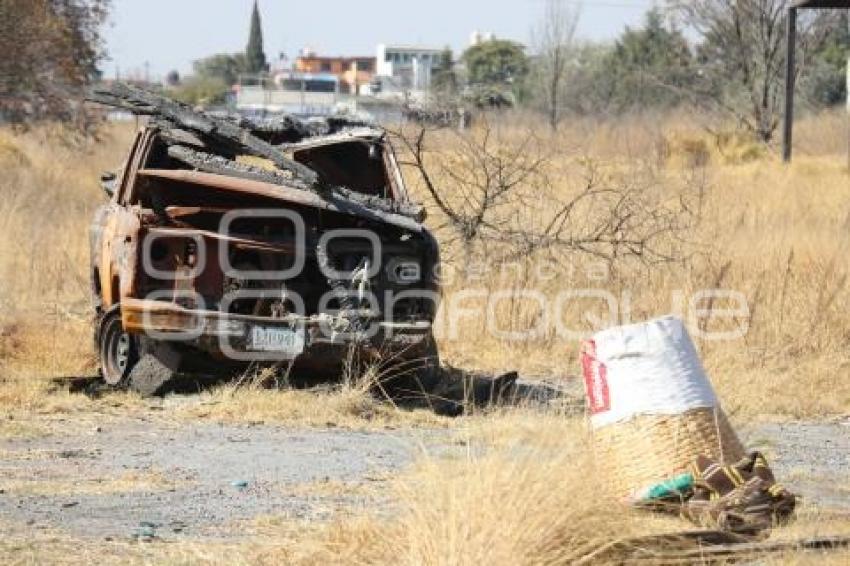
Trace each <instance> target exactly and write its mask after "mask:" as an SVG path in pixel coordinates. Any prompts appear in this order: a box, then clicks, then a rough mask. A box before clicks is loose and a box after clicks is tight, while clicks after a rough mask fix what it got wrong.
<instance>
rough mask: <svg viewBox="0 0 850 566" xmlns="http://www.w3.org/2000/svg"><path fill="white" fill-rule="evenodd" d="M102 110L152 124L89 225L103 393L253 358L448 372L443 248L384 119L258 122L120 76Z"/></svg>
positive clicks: (317, 370)
mask: <svg viewBox="0 0 850 566" xmlns="http://www.w3.org/2000/svg"><path fill="white" fill-rule="evenodd" d="M90 100H92V101H94V102H97V103H100V104H106V105H110V106H113V107H118V108H121V109H124V110H128V111H130V112H133V113H135V114H137V115H147V116H149V118H148V121H147V125H146V126H145V127H143V128H142V129H141V131H139V133H138V134H137V136H136V138H135V141H134V142H133V145H132V148H131V150H130V153H129V156H128V157H127V161H126V163H125V164H124V167H123V170H122V171H121V172H120V174H118V175H108V174H107V175H104V178H103V179H102V181H103V185H104V190H105V191H106V192H107V194H108V195H109V199H110V200H109V202H108V204H105V205H104V206H102V207H101V208H99V209H98V211H97V213H96V215H95V218H94V221H93V224H92V227H91V258H92V262H91V281H92V295H93V302H94V308H95V315H96V316H95V341H96V347H97V351H98V357H99V363H100V369H101V373H102V376H103V379H104V380H105V381H106V383H108V384H111V385H114V386H121V387H130V388H133V389H135V390H137V391H139V392H140V393H142V394H156V393H158V392H160V391H162V390H163V389H164V387H166V386H167V384H168V383H169V381H170V380H172V378H174V377H175V376H177V375H178V374H179V373H184V372H196V371H201V372H203V371H207V370H209V369H221V368H228V370H230V369H235V370H238V369H239V368H243V367H245V366H246V365H247V364H252V363H259V364H280V365H281V366H285V367H286V368H287V370H292V371H296V372H298V371H301V372H308V373H310V374H314V375H317V376H318V375H322V376H326V375H328V374H331V375H333V374H337V375H338V374H340V372H341V371H343V366H344V365H345V364H346V363H347V362H350V361H351V360H352V359H355V358H356V359H358V360H361V362H362V361H363V360H365V361H367V362H368V363H374V364H376V365H378V366H379V367H380V368H381V371H380V374H381V375H382V376H386V378H387V379H388V380H394V381H395V382H396V383H397V384H402V383H403V384H405V385H404V386H405V387H411V388H419V389H422V390H428V389H429V388H430V387H432V386H433V385H434V383H435V380H436V378H437V368H438V365H439V364H438V358H437V350H436V346H435V343H434V339H433V336H432V323H433V321H434V316H435V312H436V309H437V306H438V301H439V287H438V284H437V268H438V264H439V253H438V248H437V244H436V241H435V239H434V237H433V236H432V235H431V234H430V233H429V232H428V230H426V229H425V227H424V226H423V225H422V220H423V216H424V215H423V211H422V209H421V207H418V206H416V205H415V204H414V203H412V202H411V201H410V198H409V196H408V193H407V191H406V188H405V184H404V180H403V178H402V175H401V172H400V169H399V165H398V163H397V160H396V157H395V155H394V153H393V150H392V146H391V144H390V143H389V141H388V140H387V138H386V136H385V134H384V132H382V131H381V130H380V129H376V128H373V127H366V126H363V125H357V124H351V123H346V122H344V121H333V120H330V121H324V122H322V123H321V124H311V123H304V122H301V121H299V120H296V119H294V118H289V117H284V118H280V119H277V120H274V121H269V122H268V123H265V124H263V123H256V122H252V123H247V122H245V121H244V120H243V119H240V118H237V117H230V116H214V115H211V114H207V113H204V112H198V111H193V110H192V109H191V108H189V107H187V106H185V105H182V104H179V103H176V102H174V101H171V100H169V99H167V98H164V97H161V96H159V95H156V94H154V93H151V92H148V91H144V90H140V89H136V88H133V87H130V86H127V85H120V84H116V85H113V86H111V87H109V88H108V89H102V90H95V91H94V92H93V93H92V94H91V96H90Z"/></svg>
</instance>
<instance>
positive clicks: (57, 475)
mask: <svg viewBox="0 0 850 566" xmlns="http://www.w3.org/2000/svg"><path fill="white" fill-rule="evenodd" d="M173 402H174V401H171V402H169V400H168V399H166V400H165V401H164V402H162V404H160V405H151V406H150V407H148V408H147V409H146V410H143V411H139V412H137V413H135V414H133V415H132V416H127V415H124V416H103V417H100V418H98V419H97V420H92V421H80V422H68V423H65V425H66V426H61V427H58V428H56V427H52V428H53V430H52V432H51V433H49V434H47V435H43V436H42V435H38V436H33V437H30V438H20V437H19V438H11V439H5V440H2V441H0V524H3V525H5V526H6V527H8V528H10V529H12V530H13V531H16V532H17V533H18V534H21V535H26V534H27V533H37V532H38V531H43V532H57V531H58V532H65V533H67V534H69V535H72V536H74V537H78V538H82V539H93V540H115V541H120V540H132V539H152V538H157V539H161V540H165V541H167V540H175V541H177V540H184V541H185V540H211V539H215V540H239V539H242V538H244V537H249V536H251V535H252V534H253V532H254V531H253V529H254V527H255V525H256V523H257V521H258V520H259V519H261V518H263V517H281V518H285V519H294V520H299V519H303V520H309V521H314V520H325V519H328V518H330V517H331V516H333V515H335V514H338V513H352V514H356V513H358V512H362V511H363V510H364V509H366V508H369V509H372V510H375V509H380V508H382V507H383V508H387V507H388V502H387V501H386V499H385V498H383V497H382V495H381V488H382V487H383V486H384V485H385V484H386V482H387V481H388V480H389V479H390V478H391V477H392V476H393V475H394V473H396V472H398V471H399V470H401V469H403V468H405V467H407V466H409V465H411V463H412V462H414V461H415V459H416V458H417V457H418V456H419V455H421V454H424V453H428V454H432V455H433V454H440V455H443V456H445V455H446V454H448V453H450V452H451V451H452V450H456V449H461V450H465V448H459V443H458V442H457V439H455V438H454V437H453V436H452V432H451V431H449V430H427V429H425V430H422V429H416V430H414V429H397V430H383V431H352V430H346V429H342V428H334V427H331V428H324V429H320V428H302V427H284V426H279V425H269V424H265V423H256V424H219V423H210V422H187V421H183V420H181V421H178V420H175V419H172V418H170V416H169V408H170V407H169V404H170V403H173ZM177 402H179V403H187V402H192V396H191V395H189V396H182V397H180V398H179V399H178V401H177ZM54 424H55V423H54ZM741 432H742V436H743V437H744V439H745V440H746V441H747V442H748V443H749V444H750V445H751V446H753V447H754V448H758V449H761V450H763V451H764V452H765V453H767V454H768V455H769V457H770V458H771V461H772V463H773V464H774V469H775V471H776V473H777V475H778V476H779V477H780V478H781V479H782V480H783V481H784V482H785V483H786V484H787V485H788V486H789V487H790V488H791V489H792V490H794V491H795V492H797V493H799V494H800V495H801V496H802V497H803V498H804V499H805V500H807V502H808V503H814V504H815V505H817V506H818V507H820V508H823V509H833V510H846V509H847V508H850V420H845V421H838V422H832V423H817V424H815V423H805V422H800V423H783V424H759V425H753V426H749V427H746V428H744V429H743V430H742V431H741ZM387 512H391V509H389V508H387Z"/></svg>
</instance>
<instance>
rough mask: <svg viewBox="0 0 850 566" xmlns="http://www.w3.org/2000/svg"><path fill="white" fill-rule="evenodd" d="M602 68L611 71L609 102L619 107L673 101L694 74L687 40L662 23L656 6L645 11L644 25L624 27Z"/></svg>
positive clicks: (655, 105)
mask: <svg viewBox="0 0 850 566" xmlns="http://www.w3.org/2000/svg"><path fill="white" fill-rule="evenodd" d="M603 71H604V72H608V73H611V74H612V78H613V81H612V83H613V85H614V90H613V92H612V102H613V104H614V105H615V106H617V107H618V109H620V110H626V109H628V108H631V107H639V108H647V107H659V106H672V105H675V104H677V103H678V102H680V101H681V100H682V98H683V96H684V94H683V93H684V89H686V88H688V87H689V85H690V84H692V82H693V81H694V79H695V78H696V69H695V67H694V57H693V54H692V53H691V48H690V46H689V45H688V40H687V39H686V38H685V36H684V35H683V34H682V32H681V31H679V30H678V29H676V28H674V27H668V26H666V25H665V22H664V15H663V13H662V12H661V11H660V10H659V9H657V8H653V9H651V10H649V12H647V14H646V19H645V22H644V26H643V28H639V29H631V28H628V27H627V28H626V30H625V31H624V32H623V34H622V35H621V36H620V38H619V39H617V41H616V43H615V44H614V49H613V51H612V52H611V54H610V56H609V59H608V61H607V64H606V65H605V66H604V69H603Z"/></svg>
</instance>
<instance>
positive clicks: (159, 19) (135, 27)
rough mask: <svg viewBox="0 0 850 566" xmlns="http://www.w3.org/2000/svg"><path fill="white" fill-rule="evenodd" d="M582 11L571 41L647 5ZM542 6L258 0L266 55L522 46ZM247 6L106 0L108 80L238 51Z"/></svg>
mask: <svg viewBox="0 0 850 566" xmlns="http://www.w3.org/2000/svg"><path fill="white" fill-rule="evenodd" d="M566 1H567V3H568V4H570V5H572V6H574V5H581V8H580V9H581V18H580V20H579V27H578V36H579V38H581V39H585V40H594V41H604V40H610V39H613V38H614V37H616V36H617V35H619V33H620V32H622V30H623V28H624V27H625V26H626V25H631V26H636V25H640V23H641V21H642V19H643V14H644V13H645V12H646V10H647V9H649V8H650V7H651V6H652V5H653V4H654V3H655V2H654V1H653V0H584V1H578V0H566ZM544 2H545V0H419V1H417V0H359V1H355V0H259V5H260V14H261V16H262V20H263V35H264V40H265V51H266V55H267V57H268V58H269V59H272V58H276V56H277V54H278V53H280V52H285V53H286V54H287V55H288V56H289V57H290V58H291V57H294V56H296V55H297V54H298V51H299V50H300V49H301V48H302V47H310V48H311V49H313V50H314V51H315V52H316V53H317V54H319V55H331V56H332V55H368V56H374V54H375V48H376V46H377V44H379V43H388V44H393V43H402V44H416V45H427V46H434V47H443V46H446V45H449V46H451V47H452V48H453V49H455V52H456V53H459V52H461V51H462V50H463V49H464V48H466V47H467V46H468V43H469V36H470V33H471V32H472V31H473V30H479V31H490V32H493V33H494V34H495V35H496V36H497V37H500V38H505V39H514V40H517V41H520V42H523V43H528V41H529V39H530V36H531V30H532V28H533V27H534V26H535V25H536V24H537V22H539V21H540V18H541V15H542V11H543V6H544ZM252 3H253V0H113V13H112V16H111V19H110V22H109V23H108V24H107V27H106V29H105V30H104V36H105V39H106V48H107V52H108V54H109V60H107V61H106V62H105V63H104V64H103V65H102V68H103V70H104V72H105V73H106V75H107V76H108V77H110V78H111V77H114V76H115V74H116V71H120V73H121V76H125V77H126V76H128V75H135V76H137V77H140V78H141V77H144V73H145V72H146V70H147V73H149V76H150V78H151V79H157V78H160V77H162V76H163V75H165V73H167V72H168V71H169V70H171V69H176V70H178V71H179V72H180V73H181V74H183V75H185V74H187V73H189V72H190V71H191V68H192V61H193V60H195V59H200V58H202V57H205V56H207V55H211V54H213V53H224V52H236V51H242V50H243V49H244V48H245V44H246V43H247V41H248V28H249V21H250V13H251V5H252Z"/></svg>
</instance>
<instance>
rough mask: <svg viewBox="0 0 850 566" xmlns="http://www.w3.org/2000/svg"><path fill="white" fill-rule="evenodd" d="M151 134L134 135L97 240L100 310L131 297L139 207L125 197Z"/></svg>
mask: <svg viewBox="0 0 850 566" xmlns="http://www.w3.org/2000/svg"><path fill="white" fill-rule="evenodd" d="M152 137H153V133H152V132H151V131H150V130H143V131H142V132H140V133H139V134H138V135H137V136H136V140H135V142H134V143H133V148H132V150H131V151H130V155H129V157H128V159H127V165H126V166H125V167H124V172H123V175H122V177H121V184H120V186H119V188H118V190H117V191H115V195H114V196H113V198H112V201H111V202H110V204H109V208H108V211H107V213H106V219H105V224H104V226H103V234H102V236H101V240H100V244H101V250H100V257H101V271H100V288H101V290H102V297H103V308H104V309H106V308H109V307H110V306H112V305H114V304H115V303H118V302H120V300H121V298H122V297H128V296H132V293H133V291H134V288H133V287H134V283H135V279H136V278H135V269H136V264H137V262H136V257H137V254H138V235H139V229H140V228H141V219H140V216H141V209H140V208H139V207H138V206H132V205H131V204H130V202H129V196H130V195H131V194H132V192H133V191H132V188H133V186H134V185H135V183H136V177H137V173H138V171H139V169H140V168H141V167H142V165H143V163H144V159H145V158H146V156H147V154H148V149H149V147H150V144H151V139H152Z"/></svg>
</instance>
